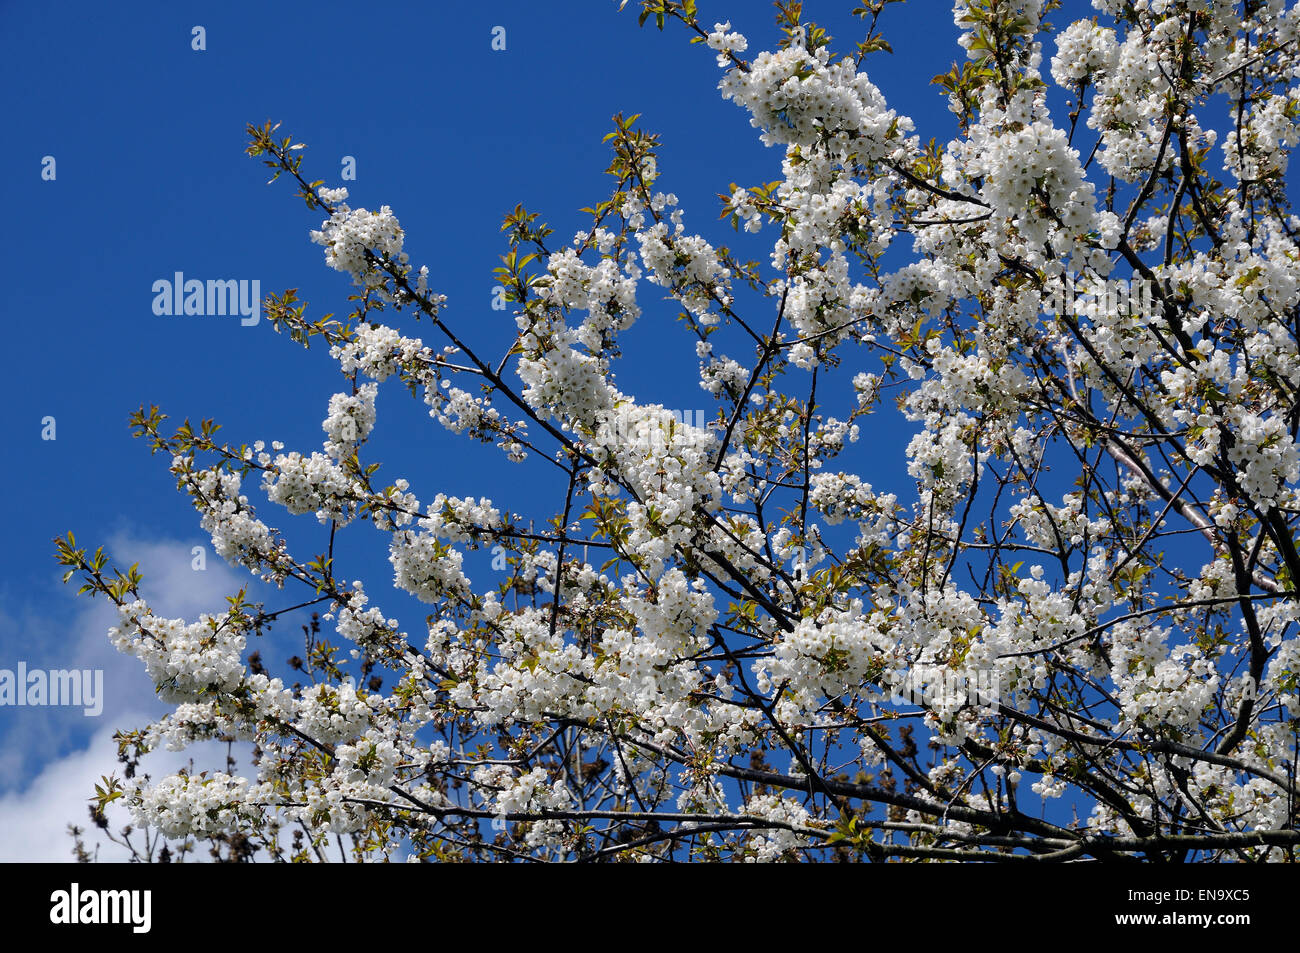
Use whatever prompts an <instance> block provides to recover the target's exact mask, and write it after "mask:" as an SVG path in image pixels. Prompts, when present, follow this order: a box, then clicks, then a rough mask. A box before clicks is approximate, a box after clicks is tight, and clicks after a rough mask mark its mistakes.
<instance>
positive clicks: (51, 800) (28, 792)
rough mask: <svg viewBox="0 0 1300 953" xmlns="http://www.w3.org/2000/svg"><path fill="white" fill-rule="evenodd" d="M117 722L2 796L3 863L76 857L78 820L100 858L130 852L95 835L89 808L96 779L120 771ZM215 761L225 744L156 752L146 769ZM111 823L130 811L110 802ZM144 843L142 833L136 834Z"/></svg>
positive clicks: (139, 718) (160, 771)
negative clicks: (73, 833)
mask: <svg viewBox="0 0 1300 953" xmlns="http://www.w3.org/2000/svg"><path fill="white" fill-rule="evenodd" d="M126 717H127V720H130V721H134V722H138V723H140V724H143V723H144V722H145V721H146V717H145V716H143V715H139V714H133V715H128V716H126ZM115 730H116V726H115V725H113V724H105V725H103V726H102V727H101V728H100V729H99V730H98V731H97V732H95V735H94V737H92V738H91V740H90V744H89V745H87V746H86V747H85V748H84V749H82V750H80V751H77V752H75V753H73V754H70V755H68V756H67V757H66V758H62V759H60V760H58V761H53V762H51V763H50V764H47V765H46V766H45V768H44V769H43V770H42V771H41V773H40V774H39V775H38V776H37V778H36V780H34V781H33V782H32V783H31V784H30V785H28V786H27V788H26V789H25V790H23V791H21V792H13V793H9V794H6V795H4V796H2V797H0V862H3V863H16V862H26V863H36V862H45V863H48V862H59V861H65V862H71V861H72V859H73V857H72V838H71V837H70V836H68V825H69V824H76V825H77V826H78V827H80V828H82V829H83V830H87V833H86V835H85V838H86V842H87V845H88V846H91V847H92V848H93V846H94V844H95V843H96V842H98V843H99V860H102V861H124V860H126V859H127V858H128V853H127V851H126V850H125V849H124V848H121V847H118V846H117V845H115V844H113V843H112V842H110V841H108V840H107V839H105V838H103V837H102V836H101V837H96V836H95V835H97V834H101V832H100V831H99V830H97V829H95V827H94V826H93V825H92V824H91V823H90V817H89V814H88V809H89V806H90V796H91V795H93V794H94V792H95V784H96V783H97V782H98V781H99V780H100V778H102V777H104V776H105V775H109V774H114V773H117V774H118V776H119V777H120V776H121V772H120V768H121V765H119V764H118V761H117V742H115V741H114V740H113V732H114V731H115ZM214 754H215V755H216V762H215V763H217V764H220V763H221V762H222V760H224V755H225V751H224V747H223V746H220V745H217V746H216V749H215V750H209V751H204V750H202V749H201V748H197V747H196V748H193V749H191V750H189V751H153V752H150V753H149V754H147V755H145V757H144V758H143V759H142V760H141V762H140V766H141V770H142V771H146V772H148V773H149V774H151V775H152V776H153V777H154V778H160V777H163V776H164V775H167V774H171V773H173V772H175V771H177V770H179V769H180V768H182V767H184V766H185V765H187V764H189V762H190V759H191V758H193V759H194V762H195V765H196V767H202V766H203V764H202V757H203V756H207V757H208V759H209V760H212V755H214ZM108 817H109V820H110V822H112V821H116V824H115V825H114V829H115V830H116V829H117V828H118V827H120V826H121V825H122V824H124V823H127V814H126V812H125V811H121V810H115V809H114V808H113V807H111V806H110V809H109V812H108ZM134 839H135V840H136V842H137V843H139V834H138V833H137V834H136V835H134Z"/></svg>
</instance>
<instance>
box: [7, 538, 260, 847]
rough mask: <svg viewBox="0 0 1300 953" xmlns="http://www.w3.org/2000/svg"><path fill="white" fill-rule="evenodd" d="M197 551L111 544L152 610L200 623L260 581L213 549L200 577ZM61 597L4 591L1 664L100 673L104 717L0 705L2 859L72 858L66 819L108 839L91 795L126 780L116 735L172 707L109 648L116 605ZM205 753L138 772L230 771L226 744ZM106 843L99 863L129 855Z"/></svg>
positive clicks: (126, 541)
mask: <svg viewBox="0 0 1300 953" xmlns="http://www.w3.org/2000/svg"><path fill="white" fill-rule="evenodd" d="M196 544H197V542H196V541H192V542H183V541H173V540H161V541H159V540H155V541H147V540H141V539H137V538H133V537H131V536H129V535H119V536H117V537H114V538H113V539H112V540H111V541H110V545H109V546H106V547H105V548H106V550H107V551H108V553H109V555H110V556H111V557H112V559H113V563H114V564H115V565H119V566H121V567H122V568H123V569H124V568H125V567H126V566H129V565H130V564H131V563H133V562H138V563H139V564H140V571H141V573H142V574H143V575H144V586H143V587H142V592H143V595H144V597H145V599H146V600H147V601H149V603H150V605H151V606H152V607H153V608H154V609H155V611H157V612H158V613H159V614H160V615H164V616H167V617H181V618H186V619H191V620H192V619H194V618H197V616H198V615H199V614H200V613H202V612H219V611H221V610H222V609H224V608H225V607H226V605H227V604H226V596H228V595H233V594H234V593H235V592H236V591H238V590H239V588H240V587H241V586H243V585H245V584H246V583H247V582H250V581H252V580H251V577H249V576H247V575H246V574H242V573H240V572H237V571H235V570H233V569H231V568H230V567H229V566H227V565H226V564H225V563H224V562H223V561H222V560H221V559H219V558H215V557H213V555H212V553H211V552H210V549H211V547H210V546H208V547H207V548H208V549H209V553H208V557H209V558H208V562H207V568H206V570H205V571H202V572H200V571H195V570H194V569H192V568H191V561H192V559H193V556H192V555H191V548H192V546H194V545H196ZM55 585H56V586H57V583H56V584H55ZM62 591H63V590H62V588H57V589H55V590H54V591H51V592H49V593H40V594H39V595H40V596H43V597H44V600H43V601H44V602H45V604H44V605H40V606H37V605H34V604H33V603H34V602H35V600H34V599H33V597H32V595H31V594H28V595H27V596H26V598H20V597H15V594H14V593H12V592H8V593H6V596H7V598H6V599H5V600H4V602H3V605H4V607H5V609H4V612H3V613H0V648H2V649H3V652H2V653H0V654H2V655H3V659H4V660H6V661H5V662H0V667H12V665H9V664H8V663H10V662H16V661H17V660H19V659H21V660H23V661H26V662H27V663H28V665H29V667H31V668H43V667H48V668H76V669H102V670H103V672H104V696H105V697H104V710H103V713H102V714H101V715H100V716H99V717H97V718H86V717H85V716H84V715H83V714H82V712H81V711H80V710H79V709H68V708H9V707H6V708H0V861H69V860H71V859H72V839H71V838H70V837H69V836H68V834H67V826H68V824H70V823H74V824H77V825H78V826H79V827H82V828H91V829H90V831H89V833H90V834H98V833H100V832H99V831H96V830H94V829H93V828H92V827H91V826H90V824H89V816H88V814H87V807H88V804H89V801H88V799H89V797H90V796H91V794H93V793H94V785H95V782H97V781H98V780H99V779H100V778H101V777H103V776H104V775H107V774H112V773H114V772H115V771H116V772H118V773H119V774H120V769H121V765H119V764H118V762H117V744H116V742H114V741H113V734H114V732H115V731H118V730H124V729H136V728H143V727H144V726H145V725H146V724H148V723H149V722H150V721H151V720H153V719H154V718H157V717H158V716H159V715H161V714H163V713H164V712H165V711H167V706H165V705H163V704H162V703H161V702H159V701H157V699H156V697H155V695H154V691H153V685H152V683H151V682H150V681H149V678H148V677H147V676H146V675H145V672H144V668H143V666H142V665H141V664H140V663H139V662H138V661H137V660H136V659H133V658H128V657H127V656H124V655H122V654H120V653H119V652H117V651H116V650H115V649H114V648H113V646H112V645H111V644H110V643H109V641H108V630H109V628H110V627H111V626H112V625H114V624H116V622H117V613H116V611H115V610H114V608H113V606H112V605H111V604H108V603H106V602H105V600H104V599H103V598H97V599H95V600H93V601H92V600H91V599H90V598H89V597H88V596H81V597H80V598H79V599H77V600H76V601H75V602H71V601H69V600H66V599H62V598H59V596H61V594H62ZM72 591H75V590H72ZM61 610H62V611H61ZM200 751H201V749H191V750H190V751H186V752H167V751H158V752H152V753H150V754H149V755H148V756H146V758H145V759H144V761H143V762H142V767H141V770H143V771H148V772H150V773H151V774H153V775H154V777H161V776H163V775H165V774H170V773H172V772H173V771H175V770H177V769H178V768H180V767H182V766H183V765H186V764H188V763H189V760H190V758H191V757H193V758H194V760H195V763H196V765H197V766H198V767H199V768H205V767H213V766H215V767H222V766H223V765H224V757H225V751H224V748H222V749H221V751H220V752H219V753H218V754H216V755H215V756H209V757H208V761H209V762H211V763H210V764H209V763H204V761H203V758H202V757H201V756H200V753H199V752H200ZM114 813H116V814H117V817H116V818H114ZM109 817H110V819H111V820H112V819H115V820H116V821H117V823H118V825H119V826H120V824H122V823H125V819H126V813H125V812H124V811H118V812H112V811H110V814H109ZM102 844H103V849H102V851H101V855H100V856H101V859H104V860H110V859H111V860H122V859H125V858H126V854H125V852H124V851H123V850H121V849H120V848H117V847H115V846H114V845H112V844H111V843H108V842H107V841H103V842H102Z"/></svg>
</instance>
